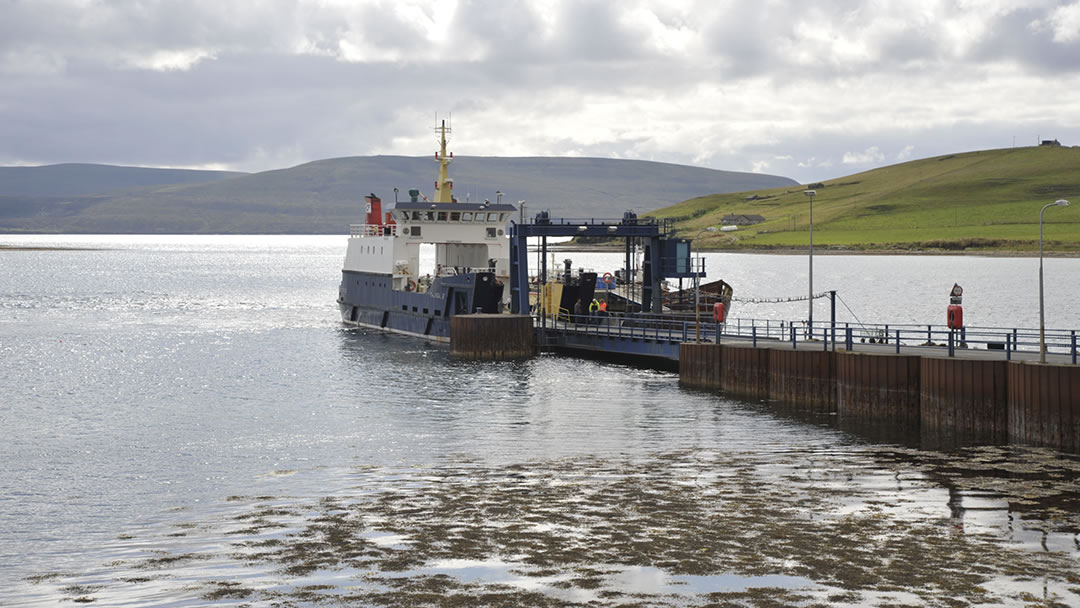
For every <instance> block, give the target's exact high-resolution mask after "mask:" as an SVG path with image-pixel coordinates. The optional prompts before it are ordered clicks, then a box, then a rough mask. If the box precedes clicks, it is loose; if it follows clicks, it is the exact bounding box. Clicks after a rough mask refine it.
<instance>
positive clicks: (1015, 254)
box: [530, 243, 1080, 258]
mask: <svg viewBox="0 0 1080 608" xmlns="http://www.w3.org/2000/svg"><path fill="white" fill-rule="evenodd" d="M531 249H532V247H531V246H530V250H531ZM548 251H588V252H594V253H596V252H599V253H605V252H606V253H622V252H623V249H622V248H621V247H608V246H604V245H576V246H570V245H567V244H564V243H557V244H554V245H548ZM694 251H695V253H742V254H748V255H807V254H808V253H809V250H808V248H807V247H802V248H800V247H777V248H770V249H749V248H748V249H732V248H724V247H696V248H695V249H694ZM814 255H881V256H885V255H890V256H901V255H919V256H970V257H985V258H1037V257H1039V253H1038V252H1037V251H1035V252H1030V251H1019V250H1015V249H1002V250H979V251H974V250H967V249H961V250H956V251H947V250H944V249H933V250H930V249H828V248H822V249H818V248H817V247H815V248H814ZM1043 257H1045V258H1080V251H1077V252H1072V251H1044V252H1043Z"/></svg>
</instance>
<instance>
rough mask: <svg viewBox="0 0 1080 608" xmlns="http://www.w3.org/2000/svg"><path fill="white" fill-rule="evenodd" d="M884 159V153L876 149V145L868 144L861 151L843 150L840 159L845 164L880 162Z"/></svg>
mask: <svg viewBox="0 0 1080 608" xmlns="http://www.w3.org/2000/svg"><path fill="white" fill-rule="evenodd" d="M884 160H885V155H884V154H882V153H881V150H878V147H877V146H870V147H869V148H867V149H866V150H864V151H862V152H845V153H844V158H843V159H842V160H841V162H842V163H844V164H845V165H867V164H874V163H880V162H882V161H884Z"/></svg>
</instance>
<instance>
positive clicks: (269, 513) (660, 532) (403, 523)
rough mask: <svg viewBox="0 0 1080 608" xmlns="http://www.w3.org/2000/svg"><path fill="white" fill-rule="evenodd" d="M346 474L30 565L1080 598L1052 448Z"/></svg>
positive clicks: (361, 598) (496, 590) (137, 586)
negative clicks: (97, 557)
mask: <svg viewBox="0 0 1080 608" xmlns="http://www.w3.org/2000/svg"><path fill="white" fill-rule="evenodd" d="M282 474H293V472H292V471H288V472H282ZM349 475H350V480H351V484H352V489H351V490H350V491H347V492H341V493H336V494H333V495H327V496H325V497H323V498H321V499H318V500H312V499H292V498H289V497H287V496H232V497H229V498H228V499H227V501H226V503H225V504H224V505H222V511H221V512H222V513H223V516H222V517H221V518H220V519H217V520H212V521H199V522H183V523H176V524H174V525H172V526H171V527H170V529H169V530H168V531H167V532H160V531H159V532H157V533H156V536H154V535H151V536H147V537H140V536H139V535H138V534H124V535H121V536H120V537H119V538H118V539H117V546H116V547H113V548H111V549H109V550H108V551H107V553H109V554H111V555H114V556H119V558H118V559H114V560H112V561H109V562H107V563H105V564H104V565H101V566H100V567H97V568H95V569H94V570H93V571H92V572H89V573H84V574H72V573H42V574H41V575H39V576H36V577H33V578H32V579H31V580H29V581H27V583H29V584H32V585H34V586H36V587H37V588H38V589H37V591H38V592H39V593H40V594H41V597H42V599H43V600H44V599H46V598H50V597H51V598H53V599H60V600H63V601H65V602H72V603H100V604H102V605H115V604H117V603H120V602H124V603H126V604H128V605H151V604H152V605H166V606H168V605H176V606H179V605H191V604H193V603H194V604H198V603H212V604H221V605H251V606H256V605H258V606H263V605H272V606H323V605H329V606H333V605H349V606H354V605H363V606H391V607H405V606H448V607H449V606H586V605H587V606H709V605H733V606H834V605H850V606H863V605H876V606H976V605H994V606H998V605H1012V606H1070V605H1077V602H1078V601H1080V540H1078V536H1077V533H1078V531H1080V481H1078V480H1080V460H1077V459H1075V458H1071V457H1063V456H1062V455H1060V454H1056V453H1054V452H1050V451H1043V450H1027V449H1025V450H1018V449H1016V448H1001V447H994V448H973V449H967V450H964V451H960V452H956V453H952V454H943V453H937V452H923V451H917V450H906V449H900V448H894V447H888V448H887V447H880V448H870V449H869V451H867V452H866V453H862V454H848V453H838V454H836V455H831V456H828V457H822V455H821V454H815V453H812V452H809V451H808V452H806V453H801V452H794V453H775V454H740V453H725V454H719V453H714V452H706V451H680V452H671V453H658V454H653V455H650V456H648V457H635V458H629V457H628V458H624V459H617V458H616V459H600V458H585V459H569V460H555V461H543V462H530V463H522V464H518V465H510V466H499V467H490V466H483V465H481V464H480V463H475V462H469V461H464V462H461V463H460V464H459V465H458V466H452V467H440V468H424V469H419V468H417V469H412V470H409V469H406V470H388V469H384V468H374V467H373V468H367V469H360V470H356V471H352V472H350V473H349ZM90 566H92V565H91V564H88V567H90Z"/></svg>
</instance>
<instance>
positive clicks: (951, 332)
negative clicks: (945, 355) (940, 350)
mask: <svg viewBox="0 0 1080 608" xmlns="http://www.w3.org/2000/svg"><path fill="white" fill-rule="evenodd" d="M955 334H956V331H955V330H952V329H950V330H949V356H950V357H952V356H953V355H955V354H956V353H955V352H954V351H953V348H954V347H953V336H954V335H955Z"/></svg>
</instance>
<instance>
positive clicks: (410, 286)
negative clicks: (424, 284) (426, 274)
mask: <svg viewBox="0 0 1080 608" xmlns="http://www.w3.org/2000/svg"><path fill="white" fill-rule="evenodd" d="M405 291H416V281H414V280H412V279H409V282H408V283H406V284H405Z"/></svg>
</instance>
